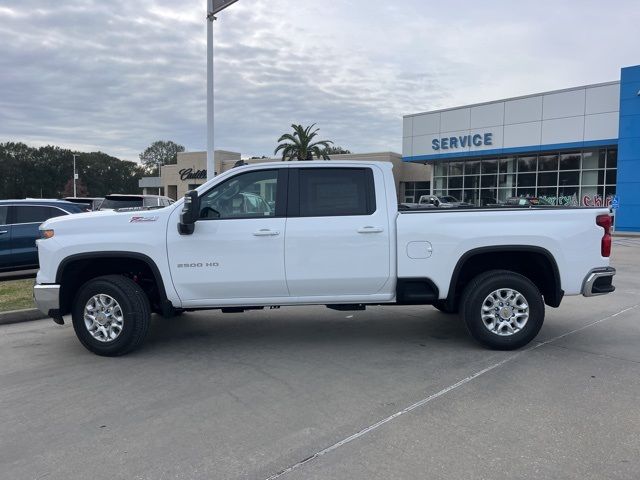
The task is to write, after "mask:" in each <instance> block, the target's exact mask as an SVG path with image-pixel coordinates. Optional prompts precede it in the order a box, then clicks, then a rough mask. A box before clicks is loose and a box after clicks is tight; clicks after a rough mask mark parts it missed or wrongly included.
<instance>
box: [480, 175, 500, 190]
mask: <svg viewBox="0 0 640 480" xmlns="http://www.w3.org/2000/svg"><path fill="white" fill-rule="evenodd" d="M481 182H482V184H481V187H482V188H487V187H494V188H495V187H497V186H498V176H497V175H482V180H481Z"/></svg>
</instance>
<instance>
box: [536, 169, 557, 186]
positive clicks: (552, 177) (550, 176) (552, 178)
mask: <svg viewBox="0 0 640 480" xmlns="http://www.w3.org/2000/svg"><path fill="white" fill-rule="evenodd" d="M557 184H558V172H539V173H538V186H542V187H548V186H551V185H557Z"/></svg>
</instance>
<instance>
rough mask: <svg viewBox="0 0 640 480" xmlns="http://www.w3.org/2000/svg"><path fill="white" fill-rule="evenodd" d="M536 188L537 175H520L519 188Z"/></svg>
mask: <svg viewBox="0 0 640 480" xmlns="http://www.w3.org/2000/svg"><path fill="white" fill-rule="evenodd" d="M535 186H536V174H535V173H519V174H518V187H535Z"/></svg>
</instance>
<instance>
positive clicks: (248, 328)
mask: <svg viewBox="0 0 640 480" xmlns="http://www.w3.org/2000/svg"><path fill="white" fill-rule="evenodd" d="M366 344H370V345H371V347H372V348H379V347H380V346H386V347H394V346H395V347H397V346H401V345H415V346H418V347H421V346H422V347H426V346H429V347H431V346H433V345H441V346H443V347H444V346H445V345H446V348H450V347H451V346H453V345H455V346H458V347H465V348H473V349H476V344H475V343H474V342H473V341H472V340H471V339H470V338H469V336H468V333H467V330H466V328H465V326H464V324H463V323H462V321H461V320H460V319H459V318H458V317H457V316H456V315H445V314H442V313H440V312H438V311H436V310H432V309H430V308H428V307H427V308H425V309H424V310H423V311H421V312H411V313H404V312H403V313H402V314H398V312H396V311H394V310H393V309H384V310H382V309H380V310H378V311H373V312H370V311H366V312H334V311H330V310H324V309H321V308H290V309H282V310H275V311H254V312H245V313H237V314H223V313H220V312H217V311H209V312H194V313H185V314H184V315H182V316H180V317H176V318H163V317H160V316H154V317H153V319H152V323H151V328H150V331H149V335H148V337H147V339H146V341H145V344H144V345H143V347H142V348H141V349H140V353H141V354H144V352H145V351H147V350H148V349H156V348H161V349H169V350H173V349H174V348H175V349H178V350H183V349H187V350H189V351H190V352H194V351H196V350H199V349H202V350H204V351H210V350H211V349H212V348H214V349H227V348H232V349H234V350H238V349H245V348H246V349H254V348H268V349H273V348H295V347H303V346H309V345H317V346H322V345H332V346H334V347H336V348H338V347H339V348H349V347H350V345H358V347H359V348H362V347H363V346H365V345H366ZM477 348H481V347H477Z"/></svg>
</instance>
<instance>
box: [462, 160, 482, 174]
mask: <svg viewBox="0 0 640 480" xmlns="http://www.w3.org/2000/svg"><path fill="white" fill-rule="evenodd" d="M477 173H480V162H479V161H477V162H465V165H464V174H465V175H473V174H477Z"/></svg>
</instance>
